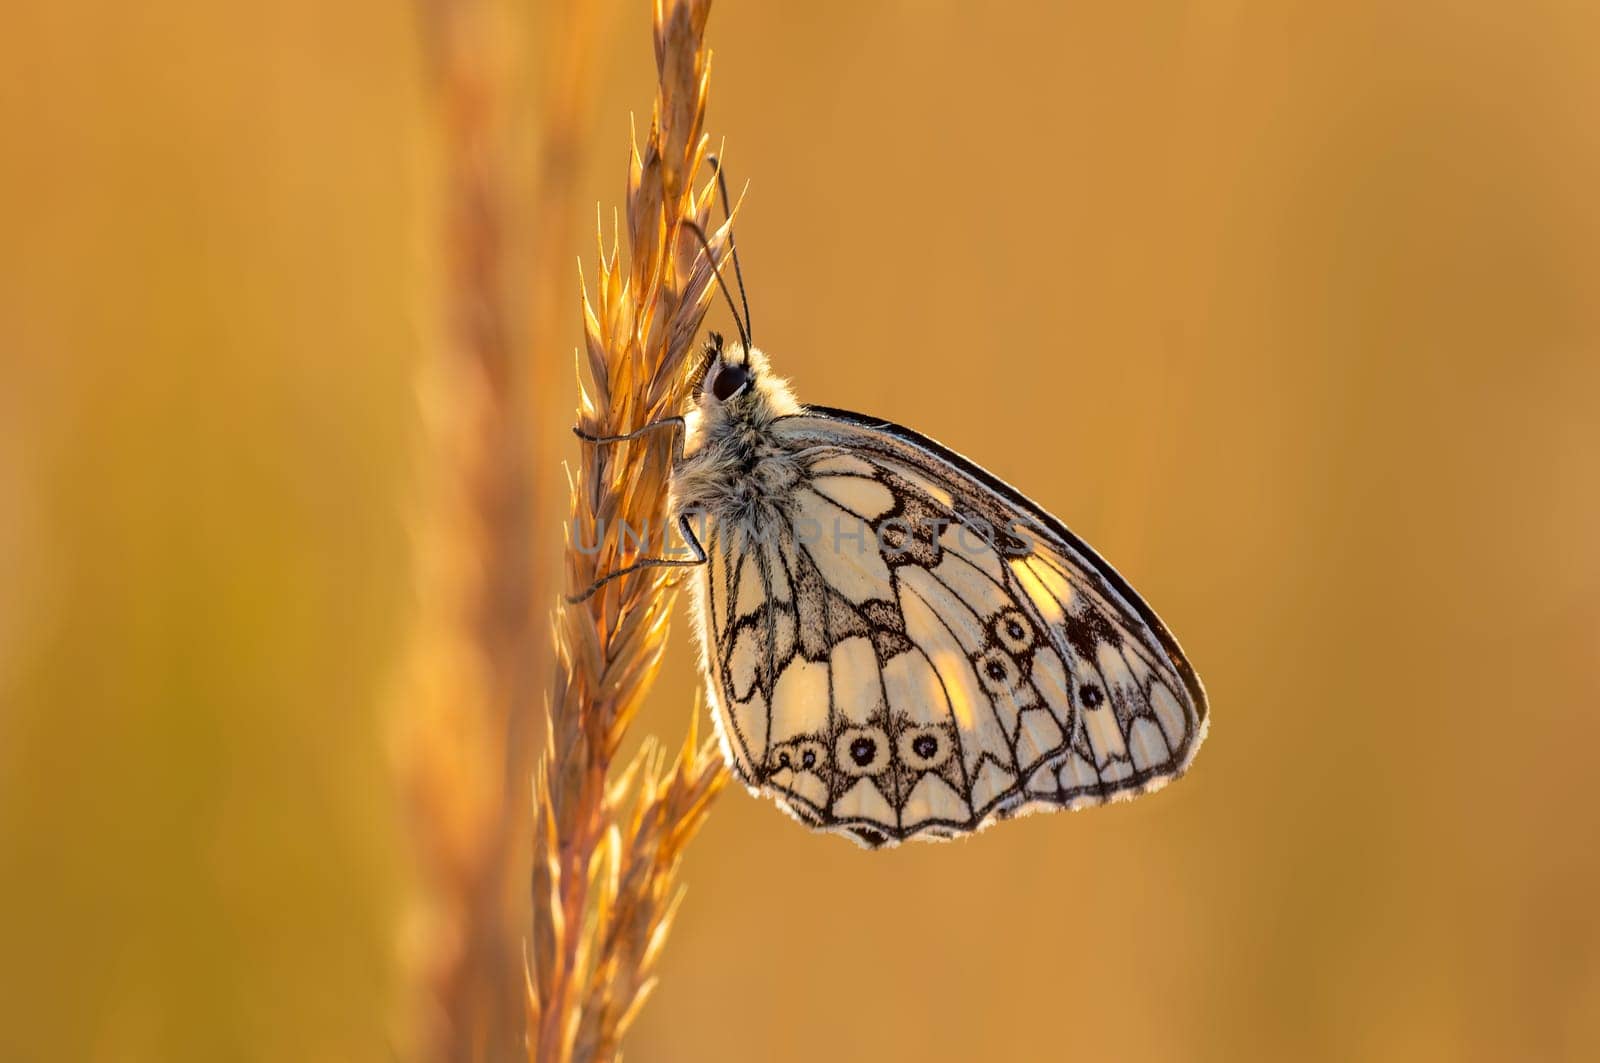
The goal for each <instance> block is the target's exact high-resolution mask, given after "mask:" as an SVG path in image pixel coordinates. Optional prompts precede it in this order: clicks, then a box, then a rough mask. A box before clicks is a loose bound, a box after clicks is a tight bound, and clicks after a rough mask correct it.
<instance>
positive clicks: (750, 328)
mask: <svg viewBox="0 0 1600 1063" xmlns="http://www.w3.org/2000/svg"><path fill="white" fill-rule="evenodd" d="M706 161H707V162H709V163H710V164H711V172H712V173H714V174H716V175H717V190H718V191H719V192H721V193H722V216H723V217H724V218H727V219H728V221H729V222H732V221H733V206H732V201H731V200H730V199H729V197H728V175H727V174H725V173H723V172H722V160H721V159H719V158H717V157H716V156H715V155H707V156H706ZM728 250H729V251H730V252H731V253H732V255H733V279H734V280H735V281H736V282H738V285H739V305H740V306H742V307H744V327H745V333H746V334H747V335H748V336H749V338H750V339H752V340H754V339H755V337H756V333H755V328H754V325H753V323H752V322H751V320H750V300H749V299H748V298H747V297H746V296H745V294H744V270H742V269H740V268H739V245H738V243H736V242H735V241H734V239H733V226H732V225H731V224H730V225H729V226H728ZM749 346H750V345H749V344H745V348H746V349H747V350H748V349H749Z"/></svg>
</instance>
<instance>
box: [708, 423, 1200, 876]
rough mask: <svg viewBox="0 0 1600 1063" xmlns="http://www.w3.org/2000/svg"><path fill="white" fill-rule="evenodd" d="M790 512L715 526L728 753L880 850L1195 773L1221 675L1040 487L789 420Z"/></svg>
mask: <svg viewBox="0 0 1600 1063" xmlns="http://www.w3.org/2000/svg"><path fill="white" fill-rule="evenodd" d="M773 431H774V434H775V437H776V438H777V439H778V440H780V442H781V443H782V445H783V446H785V447H787V448H789V449H790V451H791V452H792V453H793V455H794V458H795V466H796V470H797V479H796V480H795V482H794V484H793V486H792V493H786V495H785V498H786V501H787V506H788V510H789V511H788V513H787V514H786V518H785V519H783V520H779V521H776V522H768V524H769V526H766V527H756V528H740V527H733V526H731V525H725V524H724V525H715V526H712V527H709V528H707V529H705V539H706V541H705V546H706V550H707V553H708V555H709V563H708V565H707V571H706V578H704V579H703V580H701V581H700V582H699V590H698V596H699V599H700V600H699V606H700V610H701V617H702V628H703V630H702V632H701V634H702V646H703V655H704V664H705V667H706V670H707V672H708V675H709V679H710V683H709V686H710V689H711V694H712V696H713V699H714V701H715V704H714V705H713V714H714V716H715V718H716V720H717V723H718V728H719V733H720V734H721V736H722V740H723V747H724V752H725V754H726V755H727V758H728V762H729V764H730V765H732V767H733V769H734V771H735V773H736V774H737V775H738V776H739V777H740V778H741V779H742V780H743V781H744V782H745V783H746V784H747V785H748V786H750V787H751V788H752V789H754V790H757V791H760V792H762V793H766V794H768V795H770V796H772V797H774V798H775V799H776V800H777V801H778V802H779V804H780V805H782V806H783V807H784V808H786V809H787V810H788V811H790V812H791V813H792V814H793V815H795V816H796V817H797V818H798V819H800V820H801V821H802V822H804V823H806V824H808V825H810V826H812V827H815V828H818V829H823V830H834V831H840V832H843V833H846V834H848V835H849V836H851V837H852V838H854V839H855V840H856V841H858V842H860V843H862V844H864V845H867V846H869V847H878V846H883V845H893V844H897V843H898V842H901V841H904V840H906V839H908V838H914V837H933V838H939V837H951V836H955V835H959V834H965V833H969V832H972V831H976V830H979V829H981V828H983V827H985V826H987V825H988V824H989V823H991V822H993V821H994V820H996V819H1002V818H1009V817H1012V816H1018V815H1024V814H1027V813H1030V812H1035V811H1041V810H1048V809H1056V808H1080V807H1083V806H1086V805H1095V804H1101V803H1103V802H1106V801H1113V800H1117V799H1120V798H1127V797H1132V796H1135V795H1137V794H1141V793H1145V792H1147V791H1150V790H1154V789H1156V788H1158V787H1160V786H1162V785H1164V784H1165V783H1166V782H1168V781H1169V780H1171V779H1173V778H1176V777H1177V776H1178V775H1180V774H1182V773H1183V771H1184V770H1185V769H1186V768H1187V767H1188V766H1189V763H1190V761H1191V760H1192V759H1193V757H1194V754H1195V752H1196V750H1197V749H1198V748H1199V746H1200V743H1201V741H1202V740H1203V738H1204V735H1205V729H1206V701H1205V693H1204V691H1203V689H1202V687H1201V685H1200V681H1199V679H1198V678H1197V677H1196V675H1195V673H1194V671H1193V669H1192V668H1190V666H1189V663H1188V661H1187V660H1186V659H1185V658H1184V655H1183V652H1182V650H1181V649H1180V648H1179V646H1178V644H1177V642H1176V640H1174V639H1173V637H1172V636H1171V635H1170V634H1169V633H1168V632H1167V630H1166V628H1165V627H1164V626H1163V625H1162V623H1161V621H1160V619H1158V618H1157V617H1156V615H1155V613H1154V612H1152V611H1151V610H1150V608H1149V607H1148V606H1146V605H1145V604H1144V602H1143V601H1142V600H1141V599H1140V598H1139V596H1138V595H1137V594H1136V593H1134V591H1133V590H1132V588H1130V587H1129V586H1128V585H1127V583H1126V582H1124V581H1123V580H1122V578H1121V577H1120V576H1118V575H1117V573H1116V572H1115V571H1114V570H1113V569H1112V568H1111V567H1110V566H1109V565H1107V564H1106V563H1105V562H1104V561H1102V560H1101V559H1100V558H1099V557H1098V556H1097V555H1096V554H1095V553H1094V551H1092V550H1091V549H1089V548H1088V547H1087V546H1086V545H1084V544H1083V543H1082V542H1081V541H1079V540H1078V539H1077V538H1076V537H1075V536H1073V535H1072V534H1071V533H1070V532H1069V531H1067V530H1066V528H1064V527H1063V526H1062V525H1061V523H1060V522H1059V521H1057V520H1056V519H1055V518H1053V517H1051V516H1050V515H1049V514H1047V513H1045V512H1044V511H1043V510H1041V509H1040V508H1039V507H1038V506H1036V505H1035V504H1034V503H1032V502H1030V501H1029V500H1028V499H1027V498H1026V497H1024V496H1023V495H1021V494H1020V493H1018V492H1017V491H1015V490H1014V489H1012V488H1010V487H1009V486H1007V485H1006V484H1004V483H1002V482H1000V481H999V480H998V479H996V478H994V477H993V476H991V475H989V474H988V473H986V472H984V471H983V470H982V469H980V468H979V467H977V466H976V465H974V464H972V463H971V462H969V461H967V460H966V459H964V458H962V457H961V456H959V455H957V454H955V453H953V452H951V451H949V450H947V449H945V448H944V447H941V446H939V445H938V444H936V443H934V442H932V441H931V440H928V439H926V438H924V437H922V436H920V435H917V434H916V433H914V432H911V431H909V430H907V429H904V428H900V427H898V426H895V425H889V424H885V423H883V422H881V421H876V420H873V419H871V418H866V417H862V416H861V415H858V414H852V413H847V412H844V411H840V410H828V409H823V408H818V407H811V408H808V409H807V410H806V411H805V412H803V413H801V414H798V415H793V416H789V417H784V418H781V419H780V420H779V421H778V422H776V423H775V424H774V425H773Z"/></svg>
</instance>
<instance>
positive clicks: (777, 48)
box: [0, 0, 1600, 1061]
mask: <svg viewBox="0 0 1600 1063" xmlns="http://www.w3.org/2000/svg"><path fill="white" fill-rule="evenodd" d="M5 22H6V24H7V28H6V30H5V31H4V32H3V33H0V69H3V70H4V71H5V72H6V73H5V77H4V80H5V83H6V86H7V90H6V91H5V92H4V93H0V116H3V128H4V129H5V131H6V138H5V144H4V147H3V149H0V151H3V153H4V164H3V166H0V234H3V240H4V253H3V254H0V361H3V366H4V370H3V373H4V375H3V379H0V426H3V428H0V431H3V436H0V439H3V446H0V588H3V589H0V841H3V856H0V912H3V914H0V956H3V959H0V1058H4V1059H6V1060H56V1059H62V1060H78V1059H84V1060H189V1059H194V1060H219V1059H240V1060H279V1059H296V1060H357V1061H358V1060H395V1059H402V1060H410V1059H425V1058H440V1059H443V1058H455V1059H467V1058H512V1057H513V1055H514V1054H515V1052H516V1049H517V1044H518V1042H517V1038H518V1037H519V1036H520V1033H519V1030H520V1025H519V1024H520V1021H521V1016H520V1013H519V1012H517V1010H516V1009H517V1008H518V1007H520V1004H519V1003H518V1002H519V1000H520V997H519V996H518V994H519V993H520V989H521V987H520V985H518V984H516V982H515V977H516V974H515V967H516V963H517V961H518V959H519V957H520V954H521V939H522V935H523V934H524V933H525V927H524V926H523V925H521V924H519V923H518V919H519V913H521V914H520V918H522V919H525V918H526V915H525V909H526V886H525V878H524V877H523V876H525V873H526V869H525V861H526V852H525V849H526V838H525V834H524V827H525V823H524V821H523V820H522V819H519V817H525V815H526V808H525V804H526V801H525V798H526V794H527V785H526V778H527V776H526V770H527V763H528V757H529V755H530V753H529V751H530V749H531V748H532V741H533V739H532V735H534V734H536V733H537V728H536V727H534V726H530V724H529V719H530V718H529V717H528V715H527V714H528V713H529V712H530V711H532V710H533V709H536V708H537V705H538V702H539V698H540V697H541V696H542V692H543V690H544V686H543V682H544V681H543V679H542V678H541V676H542V671H541V670H542V669H543V668H544V660H545V653H546V645H545V644H546V641H547V627H546V626H545V624H544V622H543V620H542V619H541V617H542V608H543V606H542V603H543V602H545V601H547V599H548V595H549V594H550V593H551V592H552V588H553V587H554V586H555V582H554V578H553V576H552V575H551V571H552V569H551V566H553V565H554V563H555V559H556V556H557V551H558V550H559V543H560V522H561V516H560V514H562V513H564V512H565V510H564V506H561V505H557V504H555V502H558V501H559V491H560V490H561V489H562V485H563V480H562V474H561V468H560V463H561V461H562V460H563V459H564V458H566V457H569V456H570V455H572V454H573V453H575V450H574V449H573V448H572V447H571V445H570V443H569V440H568V438H567V437H566V435H565V432H566V426H567V425H568V424H569V423H570V418H571V408H572V405H573V401H574V395H575V391H574V388H573V385H572V377H571V370H570V368H569V367H570V366H571V364H572V363H571V358H572V351H573V349H574V348H575V347H576V346H577V345H578V344H579V343H580V341H581V331H580V322H579V316H578V297H577V285H576V281H577V273H576V270H575V268H574V263H575V262H576V260H577V258H578V257H579V256H580V255H581V256H582V257H583V260H584V262H585V265H586V267H588V268H592V266H593V263H594V240H593V235H592V232H591V227H592V225H593V221H594V217H595V204H596V203H600V204H602V209H603V214H604V216H605V217H606V218H607V220H608V224H609V218H610V211H611V208H612V206H613V205H615V204H617V203H619V202H620V200H621V196H622V192H623V182H624V178H625V173H626V170H625V166H626V160H627V156H626V145H627V137H628V130H629V124H628V123H629V114H630V112H631V113H634V114H636V115H638V116H639V119H640V121H641V122H643V121H646V120H647V115H648V109H649V104H650V99H651V93H652V86H653V84H654V69H653V65H652V63H653V60H652V57H651V51H650V37H649V30H648V26H649V8H648V5H647V4H645V3H643V0H638V2H635V0H605V2H603V3H599V4H594V3H583V2H582V0H568V2H552V3H547V4H543V5H539V4H532V5H527V4H511V3H504V2H501V0H432V2H429V3H421V4H416V5H409V4H405V3H372V2H366V0H361V2H355V3H346V4H321V3H310V2H306V0H286V2H285V3H283V4H278V5H273V6H271V7H269V8H260V9H250V10H244V9H230V8H226V7H219V6H217V5H209V4H199V3H181V4H174V5H163V6H162V7H161V8H159V9H157V8H150V7H149V6H147V5H126V4H109V3H104V2H93V0H91V2H89V3H73V4H55V5H42V4H36V5H27V6H24V7H20V8H15V9H13V10H10V11H8V13H7V15H6V18H5ZM710 38H711V43H712V47H713V49H714V51H715V57H716V58H715V62H714V65H713V73H712V92H711V116H710V126H709V129H710V132H711V133H712V135H713V137H714V138H721V137H726V138H727V153H726V159H727V163H728V166H729V168H730V172H731V174H732V175H733V176H734V178H735V184H736V185H737V184H741V183H743V182H744V181H745V180H748V181H749V195H748V199H747V201H746V204H745V207H744V208H743V213H742V214H741V218H740V227H739V237H740V243H741V248H742V250H743V252H744V255H745V267H746V278H747V281H748V283H749V287H750V296H751V300H752V303H753V309H754V319H755V328H756V335H757V337H758V340H759V342H760V343H761V345H762V346H763V347H765V348H766V349H767V350H768V351H769V352H770V354H771V356H772V358H773V360H774V362H775V363H776V364H777V365H778V366H779V367H780V368H781V370H782V371H784V372H786V373H788V374H789V375H790V376H791V377H792V379H793V381H794V384H795V386H796V390H797V392H798V393H799V395H800V396H801V397H802V398H803V399H808V400H811V401H816V402H819V403H825V404H829V405H837V406H843V407H847V408H852V409H858V410H863V411H868V412H872V413H876V414H881V415H883V416H885V417H887V418H889V419H892V420H895V421H899V422H901V423H904V424H908V425H911V426H913V427H915V428H917V429H919V430H921V431H923V432H926V433H927V434H929V435H932V436H933V437H935V438H937V439H940V440H941V441H943V442H945V443H947V444H949V445H951V446H953V447H955V448H956V449H959V450H961V451H963V452H964V453H966V454H968V455H970V456H971V457H973V458H975V459H976V460H978V461H980V462H982V463H984V464H985V465H987V466H988V467H990V468H991V469H993V470H994V471H995V472H996V473H998V474H999V475H1001V476H1002V477H1004V478H1006V479H1007V480H1010V481H1012V482H1014V483H1016V484H1018V485H1020V486H1022V487H1024V488H1025V489H1027V490H1028V491H1029V492H1030V493H1032V494H1033V495H1034V497H1036V498H1037V499H1038V500H1039V501H1040V502H1041V503H1042V504H1044V505H1045V506H1047V507H1048V508H1050V509H1052V510H1053V511H1055V512H1056V513H1058V514H1059V515H1061V516H1062V517H1063V518H1064V519H1066V520H1067V522H1068V523H1069V524H1070V525H1071V526H1072V527H1073V528H1074V529H1075V530H1076V531H1078V532H1079V533H1080V534H1081V535H1083V537H1084V538H1086V539H1087V540H1088V541H1090V542H1091V543H1093V544H1095V545H1096V546H1097V547H1098V548H1099V549H1100V550H1101V551H1102V552H1103V553H1104V554H1105V555H1106V556H1107V557H1108V558H1109V559H1110V560H1111V561H1112V562H1113V563H1114V564H1116V565H1117V566H1118V567H1119V568H1120V569H1121V570H1122V571H1123V573H1124V574H1126V575H1127V576H1128V577H1129V578H1130V580H1131V581H1132V582H1133V583H1134V584H1135V585H1136V586H1138V587H1139V588H1140V589H1141V590H1142V591H1143V592H1144V594H1145V595H1146V596H1147V597H1148V598H1149V599H1150V601H1151V602H1152V603H1153V604H1154V605H1155V607H1156V608H1157V609H1158V610H1159V611H1160V612H1161V614H1162V615H1163V617H1164V618H1165V620H1166V621H1167V622H1168V624H1169V625H1170V626H1171V627H1172V628H1173V630H1174V631H1175V632H1176V633H1177V634H1178V636H1179V637H1180V638H1181V639H1182V641H1183V643H1184V646H1185V648H1186V649H1187V650H1188V651H1189V653H1190V655H1191V657H1192V659H1193V660H1194V662H1195V664H1196V666H1197V667H1198V669H1199V671H1200V674H1201V675H1202V677H1203V678H1204V680H1205V681H1206V684H1207V687H1208V689H1209V691H1210V694H1211V699H1212V704H1213V714H1214V716H1213V728H1212V734H1211V738H1210V740H1209V742H1208V744H1207V748H1206V749H1205V751H1204V752H1203V753H1202V754H1201V756H1200V757H1199V759H1198V760H1197V762H1196V764H1195V768H1194V770H1193V773H1192V774H1191V775H1190V776H1189V777H1188V778H1187V779H1185V780H1184V781H1182V782H1180V783H1179V784H1177V785H1176V786H1174V787H1173V788H1171V789H1170V790H1168V791H1166V792H1164V793H1162V794H1160V795H1158V796H1155V797H1152V798H1147V799H1144V800H1141V801H1138V802H1136V803H1134V804H1131V805H1122V806H1118V807H1115V808H1110V809H1103V810H1099V811H1094V812H1088V813H1083V814H1077V815H1070V816H1068V815H1057V816H1049V817H1036V818H1033V819H1029V820H1025V821H1021V822H1018V823H1015V824H1010V825H1006V826H1003V827H1001V828H998V829H996V830H993V831H991V832H988V833H986V834H984V835H983V836H981V837H980V838H978V839H976V840H973V841H969V842H966V843H962V844H952V845H944V846H914V847H911V848H908V849H904V850H901V851H896V852H891V853H886V854H868V853H865V852H861V851H857V850H855V849H853V848H852V847H851V846H849V845H848V844H846V843H844V842H842V841H840V840H839V839H837V838H830V837H820V836H811V835H809V834H808V833H806V832H805V831H803V830H802V829H800V828H799V827H797V826H796V825H794V824H793V823H791V822H789V821H788V820H786V819H785V818H783V817H782V816H781V815H779V814H778V813H777V812H776V811H775V810H774V809H773V808H772V807H771V806H770V805H767V804H766V803H762V802H756V801H753V800H751V799H750V798H748V797H747V796H746V795H745V794H743V793H741V792H729V793H727V794H726V795H724V796H723V797H722V798H721V799H720V801H719V803H718V806H717V807H716V809H715V810H714V812H713V814H712V816H711V818H710V820H709V822H708V825H707V827H706V828H705V830H704V832H703V834H702V835H701V836H700V837H699V838H698V839H697V840H696V841H695V843H694V844H693V845H692V847H691V848H690V850H689V856H688V860H687V863H686V866H685V868H684V872H683V876H684V879H685V880H686V881H687V882H688V884H689V893H688V897H687V900H686V902H685V904H684V907H683V909H682V911H681V913H680V916H679V919H678V923H677V926H676V929H675V931H674V933H673V936H672V939H671V940H670V941H669V943H668V945H667V951H666V954H665V957H664V960H663V966H662V980H661V984H660V987H659V989H658V990H657V992H656V994H655V996H654V997H653V999H652V1000H651V1002H650V1003H649V1005H648V1006H647V1007H646V1009H645V1011H644V1013H643V1016H642V1018H641V1019H640V1020H639V1023H638V1025H637V1026H636V1027H635V1029H634V1031H633V1034H632V1035H631V1037H630V1039H629V1047H628V1054H629V1056H630V1058H633V1059H637V1060H691V1059H692V1060H720V1059H727V1060H745V1059H751V1058H770V1059H775V1060H810V1059H815V1058H816V1057H817V1056H818V1055H819V1054H821V1055H825V1056H827V1057H828V1058H830V1059H841V1060H846V1059H899V1058H905V1059H912V1058H919V1059H970V1058H1020V1059H1034V1058H1105V1059H1118V1060H1142V1059H1149V1060H1174V1059H1194V1060H1230V1061H1231V1060H1240V1059H1257V1058H1260V1059H1278V1058H1285V1057H1288V1058H1297V1059H1328V1060H1344V1059H1373V1060H1386V1059H1407V1060H1411V1059H1483V1060H1495V1059H1507V1058H1518V1059H1539V1060H1568V1059H1570V1060H1579V1059H1592V1058H1595V1057H1596V1056H1597V1055H1600V908H1597V906H1596V898H1597V897H1600V800H1597V798H1596V796H1595V794H1594V793H1593V792H1592V788H1591V785H1590V783H1591V780H1590V779H1589V778H1588V776H1589V774H1590V772H1591V763H1592V760H1593V756H1592V753H1593V750H1594V748H1595V745H1596V742H1597V741H1600V679H1597V672H1596V669H1595V667H1594V662H1595V660H1596V657H1597V652H1600V210H1597V207H1596V199H1595V191H1594V190H1595V189H1596V188H1600V126H1597V125H1596V123H1595V122H1594V120H1593V116H1594V110H1595V106H1596V104H1597V102H1600V66H1597V64H1596V63H1595V61H1594V59H1595V55H1596V54H1597V48H1600V15H1597V14H1596V12H1594V11H1593V10H1590V9H1587V8H1585V7H1584V6H1583V5H1574V4H1565V3H1556V2H1535V3H1529V4H1521V5H1496V4H1485V3H1472V4H1468V3H1457V4H1448V3H1437V2H1429V3H1413V4H1391V3H1383V2H1379V0H1362V2H1357V3H1340V4H1335V3H1323V4H1275V5H1260V4H1256V5H1246V4H1241V3H1235V2H1227V0H1224V2H1218V3H1194V2H1190V3H1161V4H1148V5H1120V6H1117V5H1089V4H1076V5H1060V4H1052V3H1046V2H1042V0H1035V2H1029V3H1013V4H1005V5H977V4H963V3H954V2H937V0H923V2H910V0H902V2H899V3H855V2H846V0H830V2H824V3H813V4H804V5H777V4H762V5H757V4H750V3H738V2H735V0H723V2H722V3H721V4H720V5H719V6H718V7H717V9H716V10H715V11H714V12H713V15H712V22H711V31H710ZM726 320H727V318H726V316H725V311H724V310H722V309H720V308H719V309H716V310H713V312H712V321H713V322H714V323H723V322H726ZM529 352H531V357H530V355H529ZM553 499H554V500H555V502H553V501H552V500H553ZM684 628H685V625H684V624H683V623H681V622H680V623H679V624H678V625H677V628H676V629H675V631H674V636H673V637H674V640H675V643H676V645H675V647H674V650H673V654H672V656H671V658H670V661H669V665H668V668H667V671H666V673H665V674H664V676H663V678H662V681H661V682H660V684H659V685H658V686H657V688H656V691H655V694H654V695H653V697H652V699H651V709H650V711H649V713H648V714H647V716H646V717H645V718H643V719H642V720H641V721H640V723H639V725H638V726H637V727H636V730H637V731H638V732H639V733H641V734H642V733H647V732H650V733H655V734H658V735H661V736H662V737H663V738H665V739H666V740H667V741H668V742H669V743H673V744H675V743H676V742H677V741H678V739H679V736H680V735H681V734H682V732H683V730H684V727H685V724H686V718H687V713H688V711H689V709H690V706H691V704H692V698H693V694H694V690H695V688H696V685H697V679H696V677H695V674H694V667H693V663H692V658H691V654H690V652H689V643H688V638H687V633H686V631H685V630H684ZM497 639H498V640H499V642H496V640H497ZM508 735H509V736H510V737H509V738H508V737H507V736H508ZM507 972H510V973H509V974H508V973H507ZM441 1030H444V1031H445V1032H444V1033H441V1032H440V1031H441Z"/></svg>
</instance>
